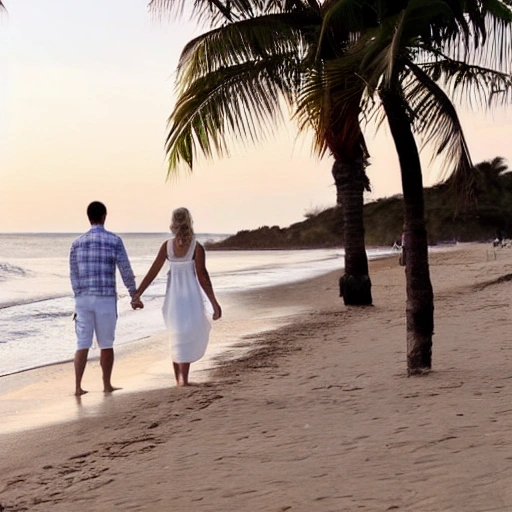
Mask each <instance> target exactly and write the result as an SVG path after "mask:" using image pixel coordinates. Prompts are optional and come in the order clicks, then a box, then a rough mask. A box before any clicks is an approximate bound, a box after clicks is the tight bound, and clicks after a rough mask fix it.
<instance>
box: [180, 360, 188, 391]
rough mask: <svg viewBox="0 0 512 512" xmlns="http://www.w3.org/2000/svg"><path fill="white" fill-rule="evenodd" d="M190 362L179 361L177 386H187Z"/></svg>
mask: <svg viewBox="0 0 512 512" xmlns="http://www.w3.org/2000/svg"><path fill="white" fill-rule="evenodd" d="M189 370H190V363H179V374H180V383H179V384H178V385H179V386H188V372H189Z"/></svg>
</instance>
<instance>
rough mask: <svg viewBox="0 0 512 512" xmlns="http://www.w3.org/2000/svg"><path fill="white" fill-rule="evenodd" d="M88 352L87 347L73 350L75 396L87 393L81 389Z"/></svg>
mask: <svg viewBox="0 0 512 512" xmlns="http://www.w3.org/2000/svg"><path fill="white" fill-rule="evenodd" d="M88 354H89V349H88V348H84V349H80V350H77V351H76V352H75V396H82V395H85V393H87V391H85V390H84V389H82V377H83V376H84V371H85V366H86V364H87V355H88Z"/></svg>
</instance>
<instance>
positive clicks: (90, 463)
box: [0, 245, 512, 512]
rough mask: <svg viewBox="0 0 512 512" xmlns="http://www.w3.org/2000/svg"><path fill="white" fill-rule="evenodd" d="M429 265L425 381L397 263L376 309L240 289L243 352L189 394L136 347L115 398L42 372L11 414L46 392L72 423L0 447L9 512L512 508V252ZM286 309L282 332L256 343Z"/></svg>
mask: <svg viewBox="0 0 512 512" xmlns="http://www.w3.org/2000/svg"><path fill="white" fill-rule="evenodd" d="M495 254H496V259H495V258H494V255H495ZM430 261H431V274H432V282H433V285H434V293H435V298H436V299H435V307H436V318H435V321H436V324H435V336H434V352H433V354H434V357H433V362H434V367H433V370H434V371H433V372H432V373H431V374H429V375H428V376H424V377H415V378H407V377H406V367H405V278H404V272H403V268H401V267H399V266H398V265H397V261H396V258H392V259H388V260H380V261H374V262H372V263H371V276H372V282H373V296H374V303H375V305H374V306H373V307H367V308H346V307H344V306H343V305H342V303H341V300H340V299H339V298H338V297H337V294H338V293H337V292H338V290H337V282H336V281H337V273H335V274H329V275H326V276H322V277H320V278H315V279H313V280H310V281H305V282H303V283H296V284H294V285H287V286H282V287H276V288H269V289H265V290H261V291H258V292H252V293H246V294H242V295H240V296H239V297H238V299H237V301H238V303H237V305H238V307H237V305H235V304H233V305H230V307H228V308H226V309H225V313H226V318H224V319H223V320H222V321H221V322H225V323H224V324H223V327H222V329H224V330H225V334H226V335H228V334H229V333H232V329H233V326H234V325H235V323H236V319H237V315H238V316H240V317H243V316H244V314H242V313H241V312H242V311H250V310H251V308H252V310H253V313H254V316H255V317H256V319H255V324H253V327H254V329H250V331H251V332H252V333H253V334H251V335H249V336H248V337H246V338H245V339H243V340H241V346H240V347H239V349H237V350H240V351H241V355H242V357H241V358H240V359H238V360H237V361H235V362H233V361H229V360H228V361H222V360H219V361H217V363H218V365H219V367H218V368H217V369H216V370H215V371H213V372H206V371H204V372H203V371H201V370H199V369H198V371H197V373H194V374H193V375H192V377H193V380H196V379H194V377H196V376H199V375H201V378H199V379H197V382H198V383H197V385H195V386H191V387H190V388H182V389H178V388H175V387H171V386H168V384H169V383H170V382H171V379H170V372H169V373H168V374H166V370H165V366H159V365H162V364H163V359H162V357H161V354H164V353H165V343H164V342H161V350H162V352H161V353H160V352H159V351H158V350H157V349H155V351H154V354H152V353H150V354H149V355H148V354H147V353H146V352H145V351H137V350H135V348H134V352H133V353H132V354H131V357H128V355H127V357H126V358H125V359H124V360H125V361H126V367H130V368H132V369H133V370H131V373H130V372H128V371H127V370H126V368H125V367H124V362H123V359H122V358H121V359H120V360H119V361H118V363H119V364H118V365H117V366H116V370H115V371H116V372H118V373H116V375H117V377H119V378H121V379H125V378H126V381H125V382H126V383H125V382H119V381H118V380H117V379H116V381H115V383H116V384H119V385H122V386H123V387H124V388H125V389H123V391H122V392H120V393H119V394H117V393H114V394H113V395H106V396H104V395H103V394H102V393H101V390H100V385H99V369H98V368H94V367H93V366H91V367H90V368H88V369H87V372H88V374H87V376H88V377H87V378H88V379H90V381H88V382H87V385H89V388H90V391H91V392H90V393H89V394H88V395H85V396H84V397H83V398H82V399H81V400H75V399H74V398H73V397H71V396H70V393H69V392H68V391H69V379H70V377H72V369H71V368H70V365H61V366H60V367H59V368H58V371H57V372H56V373H53V374H52V372H50V373H51V374H52V375H53V377H51V379H50V378H49V377H48V378H49V379H50V380H51V382H50V383H47V382H46V381H45V378H44V375H45V371H44V370H45V369H41V370H37V372H39V371H40V372H41V373H40V374H39V375H40V377H38V378H37V379H33V382H32V383H30V385H29V387H27V386H28V384H27V386H24V385H23V386H18V387H16V386H14V387H12V388H11V390H10V391H9V392H8V393H7V394H10V396H11V397H13V396H14V395H13V394H16V393H18V395H15V398H14V399H13V400H14V401H13V402H12V403H13V404H14V403H16V402H17V401H18V402H20V403H22V401H23V400H24V399H28V400H30V399H33V396H34V395H37V393H38V392H39V391H38V389H39V388H41V387H44V385H48V386H49V387H50V388H52V389H60V406H61V409H67V410H73V411H75V413H74V416H73V419H72V421H67V422H60V423H57V424H53V425H51V426H48V427H44V428H38V429H32V430H25V431H22V432H10V433H4V434H3V435H1V436H0V452H1V453H2V457H1V458H0V471H1V474H2V476H3V478H2V483H1V484H0V504H1V505H2V506H3V510H4V511H15V510H31V511H50V510H51V511H69V510H77V509H80V510H82V511H117V510H135V511H137V510H152V511H167V510H172V509H174V508H176V509H187V510H190V511H211V512H213V511H215V512H217V511H259V510H261V511H287V510H290V511H306V510H307V511H311V510H314V511H337V512H338V511H350V512H352V511H358V510H362V511H375V512H377V511H386V510H404V511H408V512H409V511H410V512H449V511H456V512H484V511H489V512H490V511H503V512H504V511H510V510H512V434H511V424H512V406H511V405H510V404H511V403H512V344H511V343H510V332H511V328H512V317H511V307H510V282H509V281H510V277H511V273H512V250H508V249H500V250H498V251H496V253H494V252H492V251H490V249H489V247H488V246H487V245H463V246H457V247H456V248H453V249H450V250H447V251H445V252H436V253H433V254H431V258H430ZM280 308H281V309H280ZM282 308H285V309H284V310H283V309H282ZM288 308H290V309H288ZM229 311H232V312H233V315H229V314H227V313H228V312H229ZM277 311H286V313H285V314H284V315H281V314H280V313H279V314H278V313H275V316H278V317H279V318H280V320H279V321H280V322H282V323H285V322H287V324H286V325H282V326H281V327H279V328H277V329H275V330H272V331H267V332H263V333H261V332H259V330H260V329H259V328H258V326H257V325H256V324H257V323H258V322H260V323H261V325H263V324H264V323H267V324H268V325H270V324H271V323H272V321H273V320H271V319H272V315H273V314H274V313H273V312H277ZM299 311H300V314H298V313H297V312H299ZM265 312H266V313H265ZM258 315H261V316H260V317H258ZM265 315H270V316H265ZM279 315H281V316H279ZM230 317H231V318H232V320H229V319H230ZM237 320H239V322H241V323H243V322H244V321H247V322H248V324H247V325H249V324H251V315H250V314H249V315H246V316H245V320H243V321H242V318H238V319H237ZM230 321H232V322H233V323H232V324H230ZM220 325H221V324H220V323H219V324H218V325H216V327H219V329H218V330H219V331H221V330H222V329H221V328H220ZM219 342H220V341H219ZM148 343H149V341H148ZM152 343H153V342H151V344H152ZM156 345H158V342H157V340H155V346H156ZM159 350H160V349H159ZM143 354H145V355H144V356H143ZM152 355H158V357H157V358H156V359H157V361H156V362H155V361H154V359H153V358H152ZM144 357H147V360H146V361H144ZM152 361H153V362H152ZM155 365H156V366H155ZM141 368H146V369H145V370H143V371H138V370H140V369H141ZM193 368H194V367H193ZM194 372H195V370H194ZM30 373H32V372H30ZM141 375H146V377H141ZM148 375H149V377H147V376H148ZM125 376H126V377H125ZM167 376H168V377H169V379H168V380H166V379H167ZM13 377H20V376H13ZM23 378H26V377H23ZM52 379H54V381H53V380H52ZM96 381H98V382H96ZM143 381H144V382H146V384H141V383H142V382H143ZM149 381H150V382H151V385H150V384H147V382H149ZM30 386H32V387H30ZM138 386H141V387H140V388H139V389H143V390H142V391H138V392H135V391H137V387H138ZM130 388H131V389H130ZM27 390H28V391H30V395H31V397H32V398H30V397H29V398H26V396H25V395H26V392H27ZM128 390H129V391H128ZM4 396H5V395H2V403H3V401H4ZM43 401H44V398H43ZM20 408H21V410H23V407H22V406H20ZM25 409H26V408H25ZM45 410H46V408H45V407H42V408H41V410H40V412H39V413H38V415H39V414H40V413H41V412H44V411H45ZM34 421H36V424H37V420H34Z"/></svg>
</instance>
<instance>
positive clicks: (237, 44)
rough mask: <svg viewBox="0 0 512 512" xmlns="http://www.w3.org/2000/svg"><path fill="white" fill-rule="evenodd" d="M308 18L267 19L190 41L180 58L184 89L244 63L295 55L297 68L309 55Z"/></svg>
mask: <svg viewBox="0 0 512 512" xmlns="http://www.w3.org/2000/svg"><path fill="white" fill-rule="evenodd" d="M310 22H311V19H310V18H309V17H307V15H302V14H301V15H290V14H282V15H267V16H260V17H258V18H255V19H251V20H244V21H240V22H237V23H232V24H229V25H227V26H225V27H222V28H218V29H214V30H211V31H210V32H207V33H205V34H203V35H201V36H199V37H197V38H195V39H193V40H192V41H190V42H189V43H188V44H187V45H186V46H185V48H184V49H183V52H182V54H181V57H180V61H179V64H178V75H177V77H178V78H177V81H178V82H179V83H180V85H181V89H182V90H183V89H185V88H186V87H188V84H189V83H191V82H193V81H194V80H196V79H197V78H198V77H201V76H205V75H206V74H208V73H211V72H213V71H216V70H219V69H222V68H226V67H229V66H232V65H235V64H237V63H240V62H245V61H253V60H254V61H257V60H265V59H267V58H273V57H275V56H276V55H279V54H284V55H287V54H289V53H290V52H292V51H295V52H296V54H297V56H298V59H299V60H298V61H297V64H299V61H300V60H301V59H302V58H304V57H305V55H306V42H305V40H304V37H303V30H304V28H305V27H308V24H309V23H310ZM299 28H301V29H302V30H299Z"/></svg>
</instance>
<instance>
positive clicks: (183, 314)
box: [133, 208, 222, 386]
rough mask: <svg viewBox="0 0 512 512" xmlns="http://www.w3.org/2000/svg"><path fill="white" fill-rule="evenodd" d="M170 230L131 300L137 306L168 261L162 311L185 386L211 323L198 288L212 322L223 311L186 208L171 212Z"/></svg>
mask: <svg viewBox="0 0 512 512" xmlns="http://www.w3.org/2000/svg"><path fill="white" fill-rule="evenodd" d="M170 228H171V232H172V234H173V235H174V237H173V238H170V239H169V240H167V241H166V242H164V243H163V244H162V246H161V247H160V250H159V251H158V254H157V256H156V258H155V261H154V262H153V264H152V266H151V268H150V269H149V271H148V273H147V275H146V277H144V279H143V280H142V282H141V284H140V286H139V288H138V289H137V292H136V293H135V295H134V297H133V300H134V301H135V303H136V304H138V303H139V302H138V301H140V297H141V295H142V294H143V293H144V291H145V290H146V288H147V287H148V286H149V285H150V284H151V283H152V282H153V280H154V279H155V277H156V276H157V275H158V273H159V272H160V270H161V268H162V266H163V265H164V263H165V261H166V260H168V261H169V273H168V278H167V288H166V293H165V301H164V305H163V308H162V312H163V316H164V321H165V325H166V327H167V329H168V331H169V337H170V343H171V359H172V362H173V368H174V377H175V378H176V384H177V385H178V386H188V384H189V381H188V374H189V370H190V363H193V362H194V361H197V360H198V359H200V358H201V357H203V355H204V353H205V351H206V347H207V345H208V339H209V335H210V321H209V319H208V317H207V313H206V311H205V304H204V301H203V296H202V293H201V288H202V289H203V291H204V293H205V294H206V296H207V297H208V299H209V300H210V302H211V305H212V307H213V317H212V318H213V320H218V319H219V318H220V317H221V316H222V310H221V307H220V305H219V303H218V302H217V299H216V298H215V294H214V292H213V287H212V283H211V281H210V276H209V275H208V271H207V270H206V264H205V251H204V248H203V246H202V245H201V244H200V243H198V242H197V241H196V239H195V236H194V230H193V227H192V217H191V216H190V213H189V211H188V210H187V209H186V208H177V209H176V210H174V211H173V213H172V220H171V226H170Z"/></svg>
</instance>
